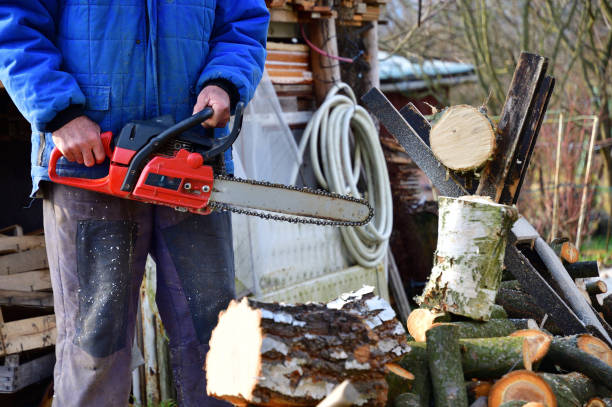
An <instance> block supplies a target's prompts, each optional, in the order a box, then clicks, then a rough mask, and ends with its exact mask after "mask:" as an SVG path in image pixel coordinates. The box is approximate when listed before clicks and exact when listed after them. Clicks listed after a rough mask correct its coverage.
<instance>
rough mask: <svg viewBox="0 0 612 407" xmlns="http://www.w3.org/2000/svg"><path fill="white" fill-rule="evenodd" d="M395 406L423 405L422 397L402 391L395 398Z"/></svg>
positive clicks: (414, 406)
mask: <svg viewBox="0 0 612 407" xmlns="http://www.w3.org/2000/svg"><path fill="white" fill-rule="evenodd" d="M393 407H421V398H420V397H419V395H418V394H414V393H402V394H400V395H399V396H397V397H396V398H395V400H393Z"/></svg>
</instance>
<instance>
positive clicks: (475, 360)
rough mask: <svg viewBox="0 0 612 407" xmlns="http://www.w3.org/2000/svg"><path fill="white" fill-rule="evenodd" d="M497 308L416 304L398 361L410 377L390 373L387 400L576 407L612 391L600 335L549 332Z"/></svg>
mask: <svg viewBox="0 0 612 407" xmlns="http://www.w3.org/2000/svg"><path fill="white" fill-rule="evenodd" d="M495 315H496V316H498V317H499V318H498V319H491V320H489V321H488V322H478V321H468V320H466V319H465V318H460V317H456V316H452V315H449V314H443V313H435V312H433V311H430V310H426V309H416V310H414V311H413V312H412V314H411V315H410V317H409V319H408V323H407V326H408V330H409V333H410V335H411V336H410V337H409V338H410V339H412V340H410V341H409V342H408V345H409V347H410V350H409V352H408V353H407V354H406V355H404V356H402V358H401V360H400V361H399V362H398V365H399V366H400V367H401V368H403V369H404V370H406V371H408V372H411V373H412V374H414V376H415V378H414V380H412V381H411V382H406V383H405V384H401V383H400V382H399V381H398V380H397V379H396V378H395V377H394V373H393V372H389V374H388V376H387V380H388V382H389V384H390V386H389V395H390V396H393V397H394V398H393V400H391V401H392V402H393V404H392V405H394V406H429V403H430V399H432V400H433V402H434V405H436V406H444V405H449V406H468V405H474V406H478V405H480V406H490V407H497V406H507V405H508V406H514V405H516V406H523V405H527V403H528V402H532V403H541V404H537V405H543V406H547V407H552V406H576V407H579V406H583V405H591V404H587V403H589V402H590V400H595V401H593V402H592V403H596V402H599V400H600V399H601V400H605V399H606V398H608V397H610V396H611V395H612V378H610V377H609V375H610V373H611V372H612V351H611V350H610V348H609V347H608V345H606V344H605V343H604V342H603V341H601V340H599V339H597V338H596V337H594V336H592V335H589V334H582V335H572V336H565V337H564V336H553V335H552V334H550V333H549V332H547V331H546V330H544V329H540V328H538V326H537V324H536V323H535V322H534V321H533V320H521V319H506V318H503V313H501V312H496V314H495ZM524 327H530V328H529V329H523V328H524ZM423 334H424V335H423ZM423 337H425V340H424V341H423ZM415 339H416V340H415ZM440 366H444V368H443V369H439V367H440ZM419 376H420V378H419ZM407 394H410V395H407ZM406 400H409V401H406ZM414 400H417V401H416V402H415V401H414ZM448 400H454V401H453V402H450V403H449V402H448ZM603 402H604V403H605V401H603ZM471 403H473V404H471ZM592 405H599V404H592ZM601 405H605V404H601Z"/></svg>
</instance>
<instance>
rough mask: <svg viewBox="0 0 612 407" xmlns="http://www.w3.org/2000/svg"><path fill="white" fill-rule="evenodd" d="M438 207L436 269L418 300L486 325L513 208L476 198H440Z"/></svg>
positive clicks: (498, 276) (512, 215)
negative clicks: (483, 322) (482, 321)
mask: <svg viewBox="0 0 612 407" xmlns="http://www.w3.org/2000/svg"><path fill="white" fill-rule="evenodd" d="M439 205H440V210H439V213H440V215H439V219H440V220H439V228H438V246H437V249H436V255H435V265H434V267H433V269H432V272H431V276H430V277H429V281H428V282H427V285H426V286H425V290H424V291H423V294H422V295H421V296H420V297H418V298H417V302H418V303H419V304H420V305H421V306H423V307H426V308H433V309H435V310H439V311H444V312H451V313H454V314H458V315H463V316H466V317H469V318H472V319H476V320H484V321H486V320H488V319H490V317H491V307H492V305H493V304H494V303H495V295H496V294H497V290H498V288H499V285H500V283H501V277H502V276H501V274H502V269H503V264H504V254H505V247H506V238H507V234H508V230H509V229H510V227H511V226H512V223H513V222H514V220H515V219H516V217H517V211H516V208H513V207H510V206H506V205H500V204H496V203H493V202H492V201H490V200H488V199H486V198H483V197H477V196H470V197H462V198H448V197H440V199H439Z"/></svg>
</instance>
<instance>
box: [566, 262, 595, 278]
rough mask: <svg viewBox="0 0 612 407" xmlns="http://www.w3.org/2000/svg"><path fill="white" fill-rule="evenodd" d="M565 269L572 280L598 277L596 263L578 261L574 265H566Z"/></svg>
mask: <svg viewBox="0 0 612 407" xmlns="http://www.w3.org/2000/svg"><path fill="white" fill-rule="evenodd" d="M565 269H566V270H567V272H568V274H569V275H570V277H571V278H573V279H574V280H575V279H577V278H591V277H599V266H598V265H597V262H596V261H579V262H576V263H574V264H566V265H565Z"/></svg>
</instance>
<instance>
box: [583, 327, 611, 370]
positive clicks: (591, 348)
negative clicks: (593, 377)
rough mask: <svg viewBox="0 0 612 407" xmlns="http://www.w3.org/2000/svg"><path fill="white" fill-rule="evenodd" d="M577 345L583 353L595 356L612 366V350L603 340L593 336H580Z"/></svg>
mask: <svg viewBox="0 0 612 407" xmlns="http://www.w3.org/2000/svg"><path fill="white" fill-rule="evenodd" d="M576 345H577V346H578V348H579V349H580V350H582V351H583V352H586V353H588V354H590V355H592V356H595V357H596V358H597V359H599V360H601V361H603V362H605V363H607V364H608V365H610V366H612V350H610V347H609V346H608V345H607V344H606V343H605V342H604V341H602V340H601V339H599V338H596V337H594V336H593V335H589V334H583V335H579V336H578V338H577V339H576Z"/></svg>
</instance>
